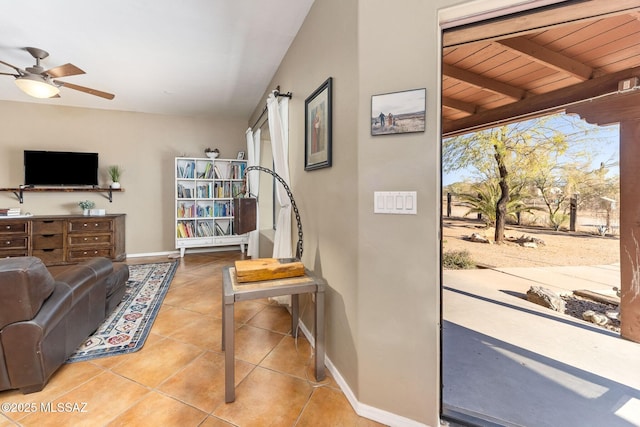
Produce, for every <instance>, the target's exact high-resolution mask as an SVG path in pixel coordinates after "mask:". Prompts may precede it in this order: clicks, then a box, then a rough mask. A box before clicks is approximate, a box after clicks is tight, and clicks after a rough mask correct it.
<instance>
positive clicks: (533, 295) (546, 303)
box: [527, 286, 565, 313]
mask: <svg viewBox="0 0 640 427" xmlns="http://www.w3.org/2000/svg"><path fill="white" fill-rule="evenodd" d="M527 300H528V301H530V302H532V303H534V304H538V305H541V306H543V307H546V308H550V309H551V310H554V311H559V312H560V313H563V312H564V308H565V303H564V300H563V299H562V298H561V297H560V295H558V294H556V293H555V292H553V291H552V290H550V289H547V288H543V287H541V286H531V287H530V288H529V290H528V291H527Z"/></svg>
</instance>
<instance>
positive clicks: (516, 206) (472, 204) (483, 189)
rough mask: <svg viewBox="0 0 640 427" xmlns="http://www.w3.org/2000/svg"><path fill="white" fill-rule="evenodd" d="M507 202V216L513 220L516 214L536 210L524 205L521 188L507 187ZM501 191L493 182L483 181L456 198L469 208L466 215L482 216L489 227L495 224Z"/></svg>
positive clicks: (515, 186)
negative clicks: (475, 214)
mask: <svg viewBox="0 0 640 427" xmlns="http://www.w3.org/2000/svg"><path fill="white" fill-rule="evenodd" d="M509 188H510V190H509V201H508V202H507V211H506V213H507V216H508V217H510V218H511V219H513V220H516V219H517V217H518V212H531V211H532V210H535V209H536V208H534V207H531V206H528V205H527V204H526V203H525V199H526V195H525V194H523V192H522V187H521V186H518V185H510V186H509ZM501 193H502V191H501V190H500V186H499V185H498V183H497V182H495V181H485V182H482V183H479V184H474V185H472V186H471V192H469V193H462V194H458V198H459V199H460V200H461V201H462V202H463V203H464V204H466V205H467V206H468V207H469V210H468V211H467V212H466V214H465V216H466V215H469V214H471V213H479V214H482V218H483V219H484V221H485V222H486V223H487V224H489V225H495V223H496V206H497V203H498V199H499V198H500V195H501Z"/></svg>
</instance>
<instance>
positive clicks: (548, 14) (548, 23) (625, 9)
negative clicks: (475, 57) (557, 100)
mask: <svg viewBox="0 0 640 427" xmlns="http://www.w3.org/2000/svg"><path fill="white" fill-rule="evenodd" d="M558 8H562V12H561V13H559V12H558V10H557V9H558ZM637 11H640V5H639V4H638V0H615V1H602V0H588V1H583V2H579V3H577V4H575V5H571V6H566V5H563V4H562V3H559V4H557V5H555V6H549V7H546V8H542V10H541V11H539V12H537V13H536V12H534V11H528V12H526V13H521V14H516V15H515V16H514V15H510V16H505V17H501V18H496V19H492V20H489V21H481V22H479V23H477V24H470V25H467V26H464V27H461V28H452V29H450V30H446V31H445V32H444V34H443V36H442V46H443V47H444V48H447V47H453V46H459V45H461V44H466V43H471V42H477V41H488V40H495V39H500V38H504V37H505V35H507V36H510V37H514V36H516V35H524V34H528V33H531V32H534V31H540V30H541V29H545V28H546V29H549V28H551V27H554V26H558V25H566V24H569V23H577V22H587V21H594V20H597V19H602V18H606V17H608V16H614V15H620V14H625V13H634V12H637Z"/></svg>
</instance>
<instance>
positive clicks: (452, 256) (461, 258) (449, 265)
mask: <svg viewBox="0 0 640 427" xmlns="http://www.w3.org/2000/svg"><path fill="white" fill-rule="evenodd" d="M442 268H446V269H450V270H468V269H471V268H476V265H475V263H474V262H473V260H472V259H471V254H469V251H464V250H462V251H453V250H452V251H446V252H445V253H443V254H442Z"/></svg>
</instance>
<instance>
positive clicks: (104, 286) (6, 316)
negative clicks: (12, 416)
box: [0, 257, 129, 394]
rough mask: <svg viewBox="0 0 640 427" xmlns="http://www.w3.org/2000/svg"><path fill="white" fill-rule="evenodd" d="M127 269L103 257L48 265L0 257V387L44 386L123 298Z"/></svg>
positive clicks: (29, 259) (27, 388) (28, 388)
mask: <svg viewBox="0 0 640 427" xmlns="http://www.w3.org/2000/svg"><path fill="white" fill-rule="evenodd" d="M128 278H129V269H128V267H127V265H126V264H122V263H116V264H114V263H112V262H111V261H110V260H109V259H107V258H93V259H90V260H88V261H85V262H83V263H81V264H77V265H71V266H65V267H62V268H51V269H48V268H47V267H45V265H44V264H43V263H42V261H41V260H40V259H39V258H36V257H16V258H5V259H2V260H0V390H7V389H20V391H22V392H23V393H25V394H26V393H33V392H36V391H40V390H42V388H43V387H44V386H45V384H46V383H47V382H48V381H49V378H50V377H51V375H53V373H54V372H55V371H56V370H57V369H58V368H59V367H60V366H61V365H62V364H63V363H64V362H65V361H66V360H67V358H68V357H69V356H70V355H71V354H72V353H73V352H74V351H75V350H76V349H77V348H78V346H79V345H80V344H82V343H83V342H84V340H85V339H86V338H87V337H88V336H89V335H91V333H93V332H94V331H95V330H96V329H97V327H98V326H99V325H100V323H101V322H102V321H103V320H104V319H105V318H106V316H107V315H108V314H109V313H110V312H111V311H112V310H113V308H115V307H116V306H117V305H118V303H119V302H120V301H121V300H122V297H123V296H124V294H125V291H126V282H127V279H128Z"/></svg>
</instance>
